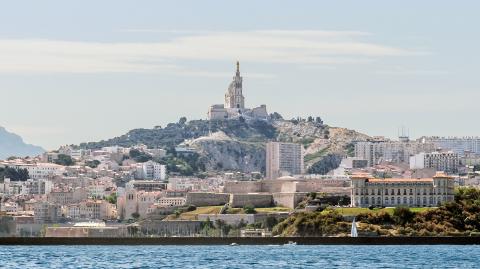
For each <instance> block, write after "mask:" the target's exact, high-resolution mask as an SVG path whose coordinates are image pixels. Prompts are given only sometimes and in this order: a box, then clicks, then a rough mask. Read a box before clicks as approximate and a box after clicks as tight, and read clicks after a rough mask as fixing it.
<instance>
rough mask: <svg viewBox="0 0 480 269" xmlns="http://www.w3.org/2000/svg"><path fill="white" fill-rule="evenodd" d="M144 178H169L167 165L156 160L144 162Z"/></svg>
mask: <svg viewBox="0 0 480 269" xmlns="http://www.w3.org/2000/svg"><path fill="white" fill-rule="evenodd" d="M142 174H143V179H151V180H165V179H166V178H167V167H166V166H165V165H163V164H159V163H157V162H154V161H148V162H145V163H143V164H142Z"/></svg>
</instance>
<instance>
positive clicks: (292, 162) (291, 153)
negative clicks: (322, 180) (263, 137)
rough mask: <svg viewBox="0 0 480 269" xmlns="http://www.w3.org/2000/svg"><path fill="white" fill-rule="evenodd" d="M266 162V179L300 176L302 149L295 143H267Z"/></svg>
mask: <svg viewBox="0 0 480 269" xmlns="http://www.w3.org/2000/svg"><path fill="white" fill-rule="evenodd" d="M266 162H267V163H266V176H267V179H276V178H279V177H282V176H288V175H298V174H302V173H303V170H304V163H303V147H302V145H301V144H295V143H283V142H269V143H267V145H266Z"/></svg>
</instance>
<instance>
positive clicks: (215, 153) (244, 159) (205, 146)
mask: <svg viewBox="0 0 480 269" xmlns="http://www.w3.org/2000/svg"><path fill="white" fill-rule="evenodd" d="M191 145H192V146H193V147H194V148H196V149H197V150H198V152H199V153H200V155H202V156H205V157H207V158H206V159H207V160H208V161H207V163H206V164H205V165H206V168H207V170H208V171H212V170H232V171H242V172H255V171H258V172H264V171H265V145H264V144H261V143H249V142H241V141H234V140H208V139H203V140H198V141H194V142H193V144H191Z"/></svg>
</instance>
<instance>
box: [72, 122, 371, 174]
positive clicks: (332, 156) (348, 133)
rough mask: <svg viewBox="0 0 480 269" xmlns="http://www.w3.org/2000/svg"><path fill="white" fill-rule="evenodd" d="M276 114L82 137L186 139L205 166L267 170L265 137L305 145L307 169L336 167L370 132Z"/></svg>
mask: <svg viewBox="0 0 480 269" xmlns="http://www.w3.org/2000/svg"><path fill="white" fill-rule="evenodd" d="M272 115H274V117H272V118H274V119H272V120H268V121H265V120H245V119H243V118H239V119H229V120H192V121H187V120H186V118H181V119H180V120H179V121H178V122H177V123H170V124H168V125H167V126H165V127H163V128H162V127H161V126H156V127H155V128H153V129H134V130H131V131H129V132H128V133H126V134H124V135H122V136H119V137H115V138H112V139H108V140H103V141H99V142H89V143H82V144H80V147H82V148H89V149H95V148H101V147H105V146H114V145H119V146H124V147H130V146H134V145H138V144H144V145H146V146H148V147H150V148H167V149H173V148H174V147H177V146H179V145H183V146H187V147H189V148H193V149H194V150H195V151H196V152H197V153H198V155H199V157H200V158H199V159H200V160H202V162H203V165H202V166H203V167H205V170H206V171H212V170H226V171H228V170H233V171H243V172H254V171H262V172H263V171H264V170H265V143H266V142H268V141H282V142H295V143H300V144H302V145H303V146H304V148H305V153H306V155H305V163H306V166H307V168H308V169H310V170H312V169H313V170H315V169H319V168H321V169H323V170H325V169H327V170H331V168H334V167H329V166H332V163H333V166H335V164H336V163H338V162H339V160H340V157H341V156H346V155H351V154H352V149H353V143H352V142H353V141H355V140H363V139H367V138H368V136H367V135H364V134H361V133H358V132H356V131H354V130H349V129H345V128H338V127H330V126H328V125H326V124H324V123H323V121H322V120H321V119H320V118H318V117H317V118H315V119H314V118H313V117H308V119H301V118H297V119H292V120H284V119H282V118H281V116H279V114H278V113H274V114H272ZM336 165H338V164H336ZM325 166H327V167H325ZM323 170H322V171H323ZM311 172H317V171H311Z"/></svg>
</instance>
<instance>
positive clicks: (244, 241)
mask: <svg viewBox="0 0 480 269" xmlns="http://www.w3.org/2000/svg"><path fill="white" fill-rule="evenodd" d="M289 242H290V243H292V242H294V243H296V244H298V245H480V237H156V238H138V237H137V238H135V237H128V238H93V237H84V238H80V237H69V238H63V237H3V238H0V245H231V244H238V245H284V244H288V243H289Z"/></svg>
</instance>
